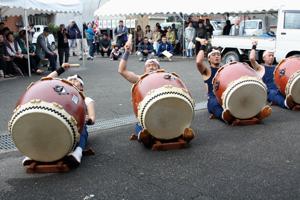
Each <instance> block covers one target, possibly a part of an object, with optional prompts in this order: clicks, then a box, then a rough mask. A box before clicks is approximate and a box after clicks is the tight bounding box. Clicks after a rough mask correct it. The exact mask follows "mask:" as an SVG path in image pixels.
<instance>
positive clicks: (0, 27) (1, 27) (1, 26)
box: [0, 22, 5, 33]
mask: <svg viewBox="0 0 300 200" xmlns="http://www.w3.org/2000/svg"><path fill="white" fill-rule="evenodd" d="M4 27H5V24H4V22H0V33H3V29H4Z"/></svg>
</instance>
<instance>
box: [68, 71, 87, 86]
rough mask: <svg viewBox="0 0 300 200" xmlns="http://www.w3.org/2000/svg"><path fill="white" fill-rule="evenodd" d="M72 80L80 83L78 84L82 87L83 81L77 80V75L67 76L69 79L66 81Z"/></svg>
mask: <svg viewBox="0 0 300 200" xmlns="http://www.w3.org/2000/svg"><path fill="white" fill-rule="evenodd" d="M73 79H76V80H77V81H79V82H80V84H81V85H82V86H84V83H83V80H82V79H81V78H79V77H78V75H77V74H75V75H73V76H69V77H68V78H67V80H68V81H71V80H73Z"/></svg>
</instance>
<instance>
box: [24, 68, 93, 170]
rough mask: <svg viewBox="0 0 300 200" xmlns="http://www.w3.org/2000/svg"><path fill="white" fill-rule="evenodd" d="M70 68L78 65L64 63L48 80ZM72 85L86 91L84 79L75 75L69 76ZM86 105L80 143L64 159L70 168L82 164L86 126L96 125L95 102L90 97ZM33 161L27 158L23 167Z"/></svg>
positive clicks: (85, 142)
mask: <svg viewBox="0 0 300 200" xmlns="http://www.w3.org/2000/svg"><path fill="white" fill-rule="evenodd" d="M70 67H78V66H77V65H76V64H69V63H63V64H62V66H61V67H60V68H58V69H57V70H56V71H53V72H51V73H50V74H49V75H48V76H47V77H48V78H56V77H58V76H60V75H61V74H62V73H63V72H65V70H67V69H69V68H70ZM66 80H67V81H69V82H70V83H72V85H73V86H75V87H76V88H77V89H78V90H80V91H83V90H84V82H83V79H82V78H81V77H80V76H79V75H77V74H75V75H73V76H69V77H67V79H66ZM84 102H85V105H86V113H87V114H86V117H85V125H84V127H83V129H82V131H81V134H80V139H79V142H78V144H77V146H76V148H75V150H74V151H73V152H71V153H70V154H69V155H67V156H66V157H65V158H63V160H64V162H65V163H66V164H67V165H68V166H69V167H70V168H76V167H78V166H79V165H80V163H81V158H82V152H83V150H85V147H86V144H87V139H88V131H87V127H86V125H92V124H94V123H95V119H96V115H95V105H94V100H93V99H92V98H90V97H85V99H84ZM31 162H32V160H31V159H30V158H28V157H25V159H24V160H23V165H28V164H29V163H31Z"/></svg>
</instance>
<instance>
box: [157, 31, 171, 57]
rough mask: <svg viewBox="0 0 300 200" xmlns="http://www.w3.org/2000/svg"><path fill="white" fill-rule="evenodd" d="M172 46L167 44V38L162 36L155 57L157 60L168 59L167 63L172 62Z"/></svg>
mask: <svg viewBox="0 0 300 200" xmlns="http://www.w3.org/2000/svg"><path fill="white" fill-rule="evenodd" d="M173 51H174V48H173V45H172V44H171V43H169V42H167V37H166V36H163V37H162V39H161V43H160V44H159V45H158V50H157V56H158V57H159V58H168V60H169V61H171V60H172V56H173Z"/></svg>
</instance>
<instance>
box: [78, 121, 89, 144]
mask: <svg viewBox="0 0 300 200" xmlns="http://www.w3.org/2000/svg"><path fill="white" fill-rule="evenodd" d="M88 137H89V134H88V131H87V128H86V124H85V125H84V127H83V129H82V131H81V134H80V139H79V142H78V146H79V147H81V148H82V150H84V149H85V146H86V143H87V140H88Z"/></svg>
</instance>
